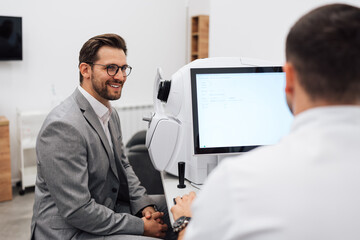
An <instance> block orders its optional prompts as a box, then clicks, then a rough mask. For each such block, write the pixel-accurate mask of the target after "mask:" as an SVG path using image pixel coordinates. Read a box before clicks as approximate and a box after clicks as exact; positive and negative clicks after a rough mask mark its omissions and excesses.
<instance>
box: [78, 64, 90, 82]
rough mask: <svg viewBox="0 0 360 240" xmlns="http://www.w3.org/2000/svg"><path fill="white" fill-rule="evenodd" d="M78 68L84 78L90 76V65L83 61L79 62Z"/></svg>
mask: <svg viewBox="0 0 360 240" xmlns="http://www.w3.org/2000/svg"><path fill="white" fill-rule="evenodd" d="M79 70H80V73H81V75H82V76H83V78H84V79H87V78H90V76H91V66H90V65H89V64H87V63H84V62H82V63H80V65H79Z"/></svg>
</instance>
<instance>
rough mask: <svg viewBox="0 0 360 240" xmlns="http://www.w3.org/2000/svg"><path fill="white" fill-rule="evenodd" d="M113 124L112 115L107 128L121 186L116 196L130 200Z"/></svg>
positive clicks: (114, 122)
mask: <svg viewBox="0 0 360 240" xmlns="http://www.w3.org/2000/svg"><path fill="white" fill-rule="evenodd" d="M112 114H117V113H114V112H113V113H112ZM115 124H116V121H115V120H114V119H113V117H110V120H109V130H110V135H111V139H112V142H113V148H114V155H115V161H116V166H117V169H118V172H119V178H118V179H119V181H120V186H121V191H119V195H118V197H119V198H120V199H121V200H122V201H130V199H129V196H130V195H129V185H128V181H127V174H126V170H125V168H124V167H123V165H122V162H121V159H122V158H121V154H123V153H122V150H121V149H119V147H120V146H119V141H118V138H119V137H120V136H119V131H116V128H115Z"/></svg>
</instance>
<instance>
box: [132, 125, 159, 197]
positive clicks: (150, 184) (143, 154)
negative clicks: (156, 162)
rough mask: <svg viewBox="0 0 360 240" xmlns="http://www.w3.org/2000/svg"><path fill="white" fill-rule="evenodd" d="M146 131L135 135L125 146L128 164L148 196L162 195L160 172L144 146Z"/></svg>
mask: <svg viewBox="0 0 360 240" xmlns="http://www.w3.org/2000/svg"><path fill="white" fill-rule="evenodd" d="M145 136H146V131H145V130H143V131H140V132H138V133H136V134H135V135H134V136H133V137H131V139H130V140H129V141H128V143H127V144H126V152H127V157H128V159H129V162H130V164H131V166H132V168H133V170H134V172H135V174H136V175H137V177H138V178H139V180H140V182H141V184H142V186H144V187H145V188H146V190H147V193H148V194H149V195H152V194H164V189H163V185H162V182H161V177H160V172H159V171H158V170H156V169H155V168H154V166H153V164H152V162H151V159H150V156H149V153H148V149H147V148H146V146H145Z"/></svg>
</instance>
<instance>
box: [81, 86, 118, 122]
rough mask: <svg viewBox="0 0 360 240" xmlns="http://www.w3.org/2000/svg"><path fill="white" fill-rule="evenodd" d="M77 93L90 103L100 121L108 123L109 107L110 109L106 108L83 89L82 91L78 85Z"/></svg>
mask: <svg viewBox="0 0 360 240" xmlns="http://www.w3.org/2000/svg"><path fill="white" fill-rule="evenodd" d="M78 89H79V91H80V92H81V93H82V95H84V97H85V98H86V100H88V102H89V103H90V105H91V107H92V108H93V109H94V111H95V113H96V115H97V116H98V117H99V118H100V119H101V121H102V122H103V123H104V124H105V123H106V122H108V121H109V119H110V115H111V112H112V110H111V105H110V103H109V105H110V108H107V107H106V106H105V105H104V104H102V103H101V102H99V101H98V100H97V99H96V98H94V97H93V96H91V95H90V94H89V93H88V92H87V91H86V90H85V89H83V88H82V87H81V86H80V85H79V86H78Z"/></svg>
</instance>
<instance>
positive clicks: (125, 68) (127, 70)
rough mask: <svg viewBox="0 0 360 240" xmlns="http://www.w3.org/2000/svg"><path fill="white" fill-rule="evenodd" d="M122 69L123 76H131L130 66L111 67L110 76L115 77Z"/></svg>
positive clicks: (109, 68)
mask: <svg viewBox="0 0 360 240" xmlns="http://www.w3.org/2000/svg"><path fill="white" fill-rule="evenodd" d="M120 69H121V72H122V74H123V76H129V74H130V73H131V67H130V66H127V65H125V66H117V65H109V66H107V72H108V74H109V75H110V76H115V75H116V74H117V73H118V71H119V70H120Z"/></svg>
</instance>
